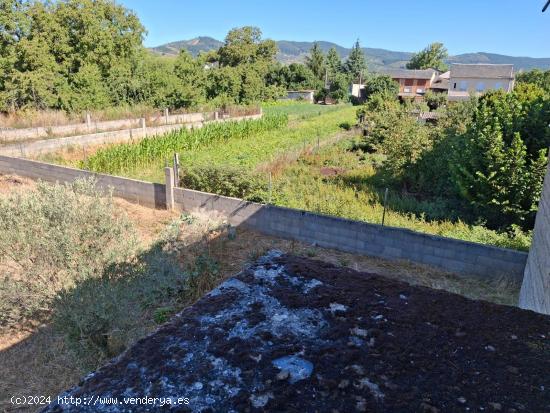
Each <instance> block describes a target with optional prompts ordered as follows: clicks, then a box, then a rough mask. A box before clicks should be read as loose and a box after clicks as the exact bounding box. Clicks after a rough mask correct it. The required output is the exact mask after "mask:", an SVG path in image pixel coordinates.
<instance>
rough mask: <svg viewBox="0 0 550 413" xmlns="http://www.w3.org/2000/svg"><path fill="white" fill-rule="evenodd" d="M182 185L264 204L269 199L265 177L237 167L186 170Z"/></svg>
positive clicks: (200, 167) (205, 167) (201, 166)
mask: <svg viewBox="0 0 550 413" xmlns="http://www.w3.org/2000/svg"><path fill="white" fill-rule="evenodd" d="M181 185H182V186H183V187H185V188H197V189H200V190H201V191H204V192H209V193H212V194H223V195H226V196H231V197H235V198H241V199H246V200H249V201H257V202H263V201H265V200H267V197H268V184H267V182H266V179H265V177H264V176H261V175H258V174H255V173H252V172H251V171H250V170H248V169H246V168H243V167H242V166H236V165H223V164H221V165H197V166H193V167H191V168H188V169H186V170H185V173H184V175H183V178H182V179H181Z"/></svg>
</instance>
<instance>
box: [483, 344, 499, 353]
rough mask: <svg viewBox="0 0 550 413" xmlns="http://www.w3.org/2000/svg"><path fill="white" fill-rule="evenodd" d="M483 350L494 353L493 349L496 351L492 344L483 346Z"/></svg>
mask: <svg viewBox="0 0 550 413" xmlns="http://www.w3.org/2000/svg"><path fill="white" fill-rule="evenodd" d="M485 350H487V351H491V352H493V353H494V352H495V351H497V350H496V349H495V348H494V347H493V346H485Z"/></svg>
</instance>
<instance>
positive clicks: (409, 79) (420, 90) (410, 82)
mask: <svg viewBox="0 0 550 413" xmlns="http://www.w3.org/2000/svg"><path fill="white" fill-rule="evenodd" d="M384 74H387V75H388V76H390V77H391V78H392V79H393V80H395V81H396V82H397V83H399V98H400V99H401V100H405V99H410V100H416V101H419V100H422V99H423V98H424V94H425V93H426V91H427V90H428V89H430V88H431V85H432V83H433V81H434V80H435V79H436V78H437V76H438V75H439V72H438V71H437V70H435V69H423V70H410V69H395V70H389V71H386V72H384Z"/></svg>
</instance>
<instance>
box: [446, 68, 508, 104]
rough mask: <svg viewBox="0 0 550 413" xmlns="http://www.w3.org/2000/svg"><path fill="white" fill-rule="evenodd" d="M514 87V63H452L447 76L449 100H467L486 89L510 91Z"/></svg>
mask: <svg viewBox="0 0 550 413" xmlns="http://www.w3.org/2000/svg"><path fill="white" fill-rule="evenodd" d="M513 88H514V65H503V64H453V65H451V71H450V76H449V92H448V98H449V101H460V100H467V99H469V98H470V96H471V95H481V94H483V93H485V92H486V91H488V90H498V89H501V90H504V91H506V92H511V91H512V89H513Z"/></svg>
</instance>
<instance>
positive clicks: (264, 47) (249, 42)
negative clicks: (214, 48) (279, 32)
mask: <svg viewBox="0 0 550 413" xmlns="http://www.w3.org/2000/svg"><path fill="white" fill-rule="evenodd" d="M276 53H277V45H276V44H275V42H274V41H273V40H262V31H261V30H260V29H259V28H257V27H252V26H245V27H240V28H236V29H232V30H230V31H229V33H228V34H227V36H226V37H225V42H224V44H223V46H222V47H220V49H219V50H218V57H219V64H220V66H232V67H235V66H239V65H242V64H268V63H271V62H273V60H274V58H275V54H276ZM265 69H267V68H265Z"/></svg>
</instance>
